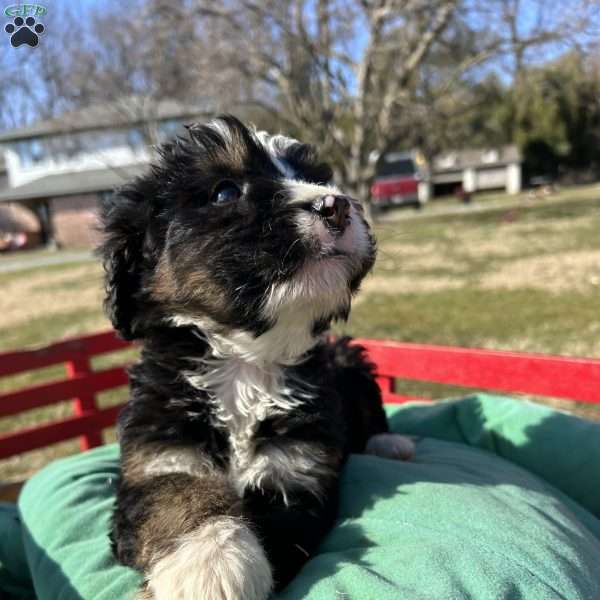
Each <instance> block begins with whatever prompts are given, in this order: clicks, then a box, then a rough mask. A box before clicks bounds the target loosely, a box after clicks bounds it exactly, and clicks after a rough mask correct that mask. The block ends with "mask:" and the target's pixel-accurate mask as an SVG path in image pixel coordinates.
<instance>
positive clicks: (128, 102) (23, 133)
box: [0, 97, 214, 144]
mask: <svg viewBox="0 0 600 600" xmlns="http://www.w3.org/2000/svg"><path fill="white" fill-rule="evenodd" d="M212 114H214V111H212V110H209V109H208V108H207V107H206V106H205V107H201V106H198V105H192V104H184V103H182V102H179V101H177V100H160V101H154V100H150V99H148V98H141V97H128V98H123V99H120V100H116V101H115V102H108V103H104V104H94V105H91V106H88V107H85V108H80V109H78V110H73V111H70V112H67V113H64V114H63V115H60V116H59V117H54V118H52V119H46V120H43V121H38V122H37V123H34V124H33V125H29V126H28V127H20V128H18V129H10V130H8V131H4V132H0V144H1V143H6V142H14V141H17V140H24V139H28V138H33V137H45V136H50V135H57V134H60V133H73V132H76V131H89V130H97V129H105V128H107V127H124V126H131V125H136V124H141V123H147V122H152V121H161V120H165V119H186V118H187V119H194V118H198V117H206V116H209V115H212Z"/></svg>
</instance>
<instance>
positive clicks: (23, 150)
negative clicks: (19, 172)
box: [13, 138, 48, 167]
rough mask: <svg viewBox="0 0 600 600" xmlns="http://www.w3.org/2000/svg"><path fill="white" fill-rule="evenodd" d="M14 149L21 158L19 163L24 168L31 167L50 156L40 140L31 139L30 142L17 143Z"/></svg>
mask: <svg viewBox="0 0 600 600" xmlns="http://www.w3.org/2000/svg"><path fill="white" fill-rule="evenodd" d="M13 149H14V150H15V151H16V153H17V155H18V156H19V161H20V162H21V165H22V166H23V167H30V166H32V165H35V164H37V163H39V162H41V161H43V160H44V159H45V158H46V156H47V154H48V153H47V152H46V148H45V147H44V143H43V142H42V140H40V139H39V138H31V139H29V140H23V141H22V142H17V143H16V144H15V145H14V146H13Z"/></svg>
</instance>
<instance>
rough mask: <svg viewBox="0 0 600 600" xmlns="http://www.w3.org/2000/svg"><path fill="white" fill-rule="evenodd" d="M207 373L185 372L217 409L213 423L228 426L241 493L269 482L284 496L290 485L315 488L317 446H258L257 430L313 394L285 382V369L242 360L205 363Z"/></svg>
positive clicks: (275, 442) (318, 462)
mask: <svg viewBox="0 0 600 600" xmlns="http://www.w3.org/2000/svg"><path fill="white" fill-rule="evenodd" d="M202 368H203V372H202V373H194V372H188V373H186V375H185V376H186V379H187V380H188V382H189V383H190V384H191V385H192V386H193V387H195V388H196V389H199V390H203V391H204V392H206V393H207V394H208V395H209V398H210V399H211V402H212V403H213V404H214V407H215V417H216V422H215V426H217V427H220V428H223V429H226V430H227V432H228V435H229V442H230V444H231V457H230V465H231V467H230V468H231V472H230V474H231V478H232V483H233V484H234V485H235V487H236V489H237V491H238V493H239V494H240V495H242V494H243V491H244V489H246V488H248V487H251V488H258V487H261V486H263V485H271V486H274V487H276V488H278V489H279V490H280V491H281V493H282V494H283V496H284V498H285V497H286V491H287V490H288V489H291V488H292V487H297V486H303V487H308V488H313V487H316V484H317V479H318V476H319V475H321V474H322V473H323V470H324V468H325V467H320V466H319V465H321V464H323V463H324V462H326V457H325V456H324V455H323V452H322V451H320V450H319V449H311V447H310V446H309V445H307V444H305V443H286V444H284V445H282V444H281V443H278V440H277V439H276V438H275V439H273V442H272V443H267V444H266V445H263V447H262V448H260V449H258V448H257V446H256V440H255V436H256V432H257V429H258V427H259V425H260V422H261V421H264V420H265V419H266V418H268V417H272V416H274V415H281V414H285V413H286V412H287V411H290V410H292V409H293V408H295V407H297V406H299V405H300V404H301V403H302V402H303V401H305V400H307V399H308V398H309V397H310V391H309V390H308V389H307V387H306V386H302V385H301V384H300V382H298V385H294V388H293V389H292V388H291V387H289V386H287V385H286V383H285V381H284V376H283V370H282V368H281V367H279V366H278V365H275V364H269V366H268V367H266V366H264V365H260V364H256V363H250V362H247V361H245V360H243V359H240V358H233V357H232V358H227V359H219V360H211V361H205V362H203V363H202Z"/></svg>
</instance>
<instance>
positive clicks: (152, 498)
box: [113, 468, 273, 600]
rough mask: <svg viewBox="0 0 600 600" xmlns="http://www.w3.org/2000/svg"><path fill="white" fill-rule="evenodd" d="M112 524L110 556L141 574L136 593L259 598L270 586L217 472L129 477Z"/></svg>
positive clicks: (211, 599)
mask: <svg viewBox="0 0 600 600" xmlns="http://www.w3.org/2000/svg"><path fill="white" fill-rule="evenodd" d="M123 472H124V479H123V480H122V481H121V484H120V488H119V490H118V494H117V507H116V512H115V516H114V521H113V546H114V550H115V554H116V555H117V558H118V559H119V560H120V561H121V562H122V563H125V564H127V565H130V566H132V567H134V568H136V569H138V570H140V571H142V572H143V574H144V577H145V580H146V584H145V589H144V590H143V591H142V594H141V596H140V598H145V599H150V598H152V599H153V600H265V599H266V598H267V597H268V596H269V593H270V591H271V589H272V587H273V577H272V573H271V566H270V564H269V561H268V559H267V556H266V554H265V552H264V550H263V548H262V545H261V543H260V541H259V539H258V537H257V536H256V534H255V533H254V531H253V529H252V527H251V526H250V524H249V523H248V521H247V520H246V519H245V518H244V517H243V514H242V506H241V501H240V499H239V496H238V495H237V494H236V493H235V491H234V490H233V489H232V487H231V485H230V484H229V482H228V481H227V478H226V476H225V474H224V473H222V472H220V471H217V470H212V471H211V472H209V473H206V474H189V473H183V472H173V473H165V474H158V475H150V476H148V477H136V476H134V477H130V478H129V479H127V469H126V468H125V469H124V471H123Z"/></svg>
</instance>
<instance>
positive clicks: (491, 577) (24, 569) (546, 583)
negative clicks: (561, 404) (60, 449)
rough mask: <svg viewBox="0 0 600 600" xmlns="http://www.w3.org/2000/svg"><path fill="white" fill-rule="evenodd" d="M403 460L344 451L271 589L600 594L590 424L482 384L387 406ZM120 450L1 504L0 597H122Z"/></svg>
mask: <svg viewBox="0 0 600 600" xmlns="http://www.w3.org/2000/svg"><path fill="white" fill-rule="evenodd" d="M389 415H390V423H391V426H392V429H393V430H394V431H398V432H401V433H410V434H413V435H415V436H417V437H418V443H417V453H416V457H415V459H414V460H413V461H411V462H408V463H402V462H396V461H391V460H385V459H381V458H375V457H371V456H361V455H356V456H352V457H350V459H349V461H348V464H347V465H346V467H345V469H344V473H343V476H342V481H341V492H342V493H341V504H340V509H339V517H338V521H337V524H336V526H335V528H334V529H333V530H332V531H331V532H330V533H329V535H327V536H326V538H325V539H324V540H323V543H322V544H321V546H320V548H319V551H318V553H317V554H316V555H315V556H313V557H312V558H311V560H310V561H309V562H308V563H307V564H306V565H305V567H304V568H303V570H302V571H301V572H300V573H299V574H298V576H297V577H296V579H295V580H294V581H293V582H292V583H291V584H290V585H289V586H288V587H287V588H286V589H285V590H283V591H282V592H281V593H280V594H278V595H277V596H276V599H275V600H299V599H300V598H303V599H307V600H387V599H389V600H392V599H393V600H421V599H423V600H425V599H431V600H454V599H456V600H458V599H476V600H487V599H489V600H500V599H506V600H517V599H526V600H527V599H539V600H552V599H555V598H556V599H559V598H560V599H563V600H565V599H569V600H571V599H573V600H575V599H581V600H583V599H587V600H593V599H600V568H599V565H600V424H594V423H590V422H586V421H583V420H580V419H577V418H575V417H572V416H569V415H566V414H562V413H559V412H556V411H552V410H550V409H547V408H545V407H541V406H537V405H533V404H529V403H524V402H519V401H515V400H510V399H507V398H503V397H497V396H488V395H479V396H472V397H469V398H465V399H463V400H460V401H450V402H443V403H440V404H435V405H416V404H412V405H406V406H403V407H401V408H399V407H394V408H390V409H389ZM117 477H118V449H117V447H116V446H114V445H112V446H106V447H102V448H98V449H96V450H93V451H90V452H87V453H84V454H79V455H77V456H73V457H70V458H66V459H63V460H60V461H56V462H55V463H53V464H51V465H50V466H48V467H46V468H45V469H44V470H42V471H41V472H40V473H38V474H37V475H36V476H35V477H33V478H32V479H31V480H30V481H29V482H28V484H27V485H26V487H25V489H24V491H23V493H22V495H21V498H20V500H19V504H18V509H15V508H11V507H9V506H5V507H3V510H2V511H0V521H1V526H2V537H1V542H0V561H1V568H0V590H2V591H3V592H4V595H2V594H0V597H2V598H4V597H5V596H6V597H14V598H35V597H37V598H39V599H40V600H46V599H47V600H56V599H60V600H108V599H111V600H122V599H129V598H132V599H133V597H134V595H135V589H136V586H137V585H138V582H139V576H138V575H137V574H136V573H134V572H133V571H131V570H129V569H126V568H124V567H121V566H119V565H117V564H116V563H115V562H114V560H113V558H112V556H111V553H110V548H109V542H108V537H107V535H108V526H109V520H110V513H111V508H112V501H113V493H114V485H115V480H116V478H117Z"/></svg>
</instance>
